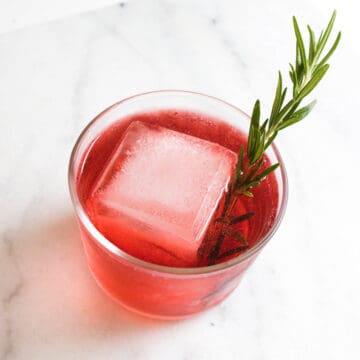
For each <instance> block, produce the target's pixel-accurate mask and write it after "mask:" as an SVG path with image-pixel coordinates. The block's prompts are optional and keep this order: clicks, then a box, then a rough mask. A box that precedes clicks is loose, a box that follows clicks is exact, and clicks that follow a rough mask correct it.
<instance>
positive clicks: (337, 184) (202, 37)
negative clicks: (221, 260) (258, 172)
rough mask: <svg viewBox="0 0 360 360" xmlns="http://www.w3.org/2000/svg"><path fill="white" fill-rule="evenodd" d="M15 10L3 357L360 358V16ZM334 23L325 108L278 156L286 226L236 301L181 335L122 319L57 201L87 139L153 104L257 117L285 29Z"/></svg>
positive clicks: (288, 43) (0, 309) (293, 7)
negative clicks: (177, 102)
mask: <svg viewBox="0 0 360 360" xmlns="http://www.w3.org/2000/svg"><path fill="white" fill-rule="evenodd" d="M10 3H11V2H5V1H2V2H1V10H0V14H1V16H2V18H1V16H0V18H1V19H2V21H1V23H2V25H1V27H0V32H1V35H0V130H1V131H0V158H1V167H0V199H1V208H0V224H1V226H0V236H1V237H0V359H150V360H152V359H157V360H158V359H175V360H177V359H179V360H180V359H181V360H185V359H206V360H207V359H220V358H221V359H277V360H279V359H284V360H289V359H326V360H330V359H359V358H360V345H359V338H360V281H359V279H360V236H359V230H358V227H357V225H358V224H359V223H358V221H359V219H358V218H359V213H360V212H359V205H358V204H359V202H360V196H359V185H358V183H357V181H358V180H359V178H360V170H359V145H358V138H359V134H360V125H359V124H360V122H359V119H358V115H357V110H356V109H357V106H358V104H359V100H360V97H359V89H358V84H359V80H360V76H359V71H358V64H359V62H360V51H359V46H358V34H359V32H358V25H359V24H358V19H357V16H358V14H359V8H356V7H355V4H356V3H355V1H327V0H321V1H317V2H316V3H315V2H314V3H313V2H312V1H310V0H304V1H302V2H299V1H289V0H286V1H285V0H279V1H277V2H274V1H272V2H267V1H265V0H253V1H251V2H239V1H236V0H234V1H167V0H164V1H160V0H159V1H146V0H137V1H135V0H133V1H129V2H127V1H125V2H121V3H118V4H115V5H114V1H101V0H98V1H96V0H95V1H94V0H93V1H90V2H85V1H80V0H79V1H71V2H69V1H66V2H65V4H68V6H65V5H64V6H62V7H61V8H60V7H59V8H56V7H52V6H51V5H50V4H51V3H52V2H45V1H35V2H33V3H34V5H33V6H35V7H29V5H25V4H28V2H25V1H20V0H17V1H14V2H13V3H12V5H10ZM312 3H313V4H312ZM22 5H23V6H22ZM10 6H12V7H11V8H10ZM36 6H38V8H36ZM70 6H71V8H70ZM333 8H337V9H338V13H339V16H338V21H337V25H336V28H338V29H339V28H341V29H342V30H343V32H344V37H343V41H342V43H341V46H340V49H339V50H338V52H337V54H335V56H334V58H333V59H332V61H331V64H332V66H331V69H330V72H329V74H328V75H327V78H326V79H325V80H324V82H323V84H322V85H321V86H320V87H319V89H318V90H317V91H316V95H315V96H316V97H317V98H318V100H319V101H318V105H317V106H316V109H315V110H314V111H313V113H312V114H311V116H309V118H308V119H307V120H306V121H304V122H303V123H302V124H299V125H298V126H297V127H296V129H295V128H292V129H289V130H288V131H287V133H286V134H284V135H283V136H280V138H279V140H278V141H277V143H278V145H279V148H280V150H281V152H282V154H283V157H284V162H285V164H286V167H287V170H288V175H289V182H290V198H289V204H288V209H287V213H286V216H285V219H284V221H283V224H282V226H281V227H280V229H279V231H278V232H277V234H276V236H274V238H273V239H272V241H271V242H270V243H269V244H268V245H267V247H266V248H265V249H264V250H263V252H262V253H261V255H260V256H259V258H258V260H257V262H256V263H255V265H254V266H253V268H251V269H250V271H249V272H248V274H247V275H246V276H245V278H244V280H243V282H242V284H241V285H240V287H239V288H238V289H237V290H236V291H235V292H234V293H233V294H232V295H231V296H230V297H229V298H228V299H227V300H226V301H225V302H224V303H223V304H221V305H220V306H218V307H217V308H215V309H213V310H211V311H209V312H207V313H204V314H202V315H199V316H197V317H195V318H192V319H189V320H185V321H175V322H163V321H155V320H148V319H143V318H140V317H138V316H135V315H132V314H130V313H128V312H126V311H125V310H122V309H121V308H119V307H118V306H117V305H116V304H114V303H113V302H112V301H111V300H110V299H109V298H108V297H107V296H106V295H104V294H103V292H102V291H101V290H100V289H99V288H98V287H97V285H96V284H95V282H94V281H93V279H92V278H91V276H90V274H89V271H88V269H87V265H86V261H85V258H84V254H83V250H82V245H81V242H80V239H79V235H78V230H77V226H76V223H75V219H74V216H73V211H72V208H71V204H70V199H69V195H68V189H67V163H68V158H69V155H70V152H71V149H72V146H73V144H74V142H75V140H76V138H77V136H78V134H79V132H80V131H81V129H82V128H83V127H84V126H85V124H87V123H88V122H89V120H90V119H92V118H93V117H94V116H95V115H96V114H97V113H99V112H100V111H101V110H102V109H104V108H105V107H107V106H108V105H110V104H112V103H113V102H115V101H117V100H119V99H121V98H124V97H127V96H129V95H132V94H136V93H139V92H144V91H149V90H155V89H168V88H175V89H188V90H194V91H199V92H204V93H207V94H211V95H214V96H218V97H220V98H222V99H224V100H227V101H229V102H231V103H234V104H236V105H238V106H239V107H241V108H242V109H244V110H245V111H248V112H249V111H250V110H251V107H252V104H253V102H254V100H255V99H256V98H257V97H259V98H260V99H263V104H264V111H266V110H267V109H268V108H269V106H270V102H271V100H270V97H271V96H272V92H273V89H274V86H275V81H276V70H277V69H279V68H280V69H284V70H287V68H286V67H287V63H288V61H289V60H291V59H292V58H293V48H294V46H293V44H294V40H293V36H292V33H291V15H292V14H297V15H298V18H299V21H301V22H302V23H304V22H305V21H306V22H309V23H311V24H313V25H314V27H315V28H316V29H318V30H319V29H320V27H323V26H324V25H325V23H326V22H327V21H328V18H329V16H330V13H331V11H332V9H333ZM37 9H38V11H37ZM53 19H57V20H53ZM50 20H51V21H50Z"/></svg>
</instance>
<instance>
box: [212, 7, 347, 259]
mask: <svg viewBox="0 0 360 360" xmlns="http://www.w3.org/2000/svg"><path fill="white" fill-rule="evenodd" d="M335 18H336V11H334V12H333V14H332V16H331V19H330V21H329V23H328V25H327V27H326V29H325V30H324V31H322V32H321V34H320V36H319V37H318V38H317V39H316V37H315V35H314V31H313V30H312V28H311V27H310V26H309V25H308V26H307V30H308V33H309V45H308V50H306V47H305V44H304V40H303V36H302V35H301V32H300V29H299V25H298V22H297V20H296V18H295V16H293V18H292V20H293V27H294V32H295V37H296V55H295V64H294V65H293V64H290V71H289V75H290V79H291V82H292V97H291V99H290V100H289V101H288V102H286V103H285V98H286V93H287V88H286V87H285V88H283V81H282V75H281V72H280V71H279V73H278V81H277V86H276V91H275V97H274V101H273V105H272V109H271V113H270V116H269V117H268V118H267V119H266V120H265V121H264V122H262V123H260V101H259V100H257V101H256V102H255V105H254V108H253V111H252V116H251V122H250V128H249V133H248V141H247V148H246V151H245V149H244V147H243V146H240V150H239V156H238V162H237V165H236V169H235V173H234V176H233V181H232V184H231V186H230V190H229V192H228V193H227V194H226V197H225V205H224V208H223V210H222V214H221V216H220V217H219V218H217V219H215V221H216V222H218V223H221V224H222V228H221V230H220V234H219V235H218V238H217V241H216V242H215V245H214V246H213V248H212V250H211V251H210V253H209V256H208V261H209V264H210V265H211V264H214V263H215V262H216V260H218V259H222V258H225V257H227V256H229V255H233V254H235V253H237V252H241V251H243V250H244V249H246V248H247V247H248V243H247V241H246V239H245V238H244V237H243V236H242V235H241V234H239V233H238V232H236V231H235V230H234V229H232V226H233V225H235V224H237V223H239V222H240V221H245V220H247V219H249V218H250V217H251V216H253V215H254V214H253V213H247V214H244V215H242V216H238V217H237V218H236V217H234V216H233V215H232V211H233V209H234V207H235V205H236V202H237V200H238V198H239V197H240V196H243V195H245V196H248V197H253V196H254V195H253V193H252V192H251V189H252V188H254V187H255V186H257V185H259V184H260V182H261V181H262V180H263V179H264V178H265V177H266V176H268V175H269V174H270V173H272V172H273V171H274V170H276V169H277V168H278V166H279V165H280V164H278V163H276V164H273V165H271V166H268V167H267V168H265V169H264V166H263V165H264V162H265V157H264V152H265V150H266V149H267V148H268V147H269V146H270V144H271V143H272V142H273V141H274V139H275V138H276V136H277V135H278V133H279V131H281V130H283V129H285V128H287V127H288V126H291V125H294V124H295V123H297V122H299V121H301V120H303V119H304V118H305V117H306V116H307V115H308V114H309V113H310V112H311V110H312V108H313V107H314V105H315V103H316V101H315V100H314V101H312V102H310V103H309V104H307V105H305V106H303V107H300V104H301V102H302V101H303V100H304V98H305V97H307V96H308V95H309V94H310V93H311V92H312V90H313V89H314V88H315V87H316V86H317V85H318V83H319V82H320V80H321V79H322V78H323V77H324V75H325V74H326V72H327V71H328V69H329V64H327V61H328V60H329V58H330V56H331V55H332V54H333V53H334V51H335V49H336V48H337V46H338V44H339V42H340V38H341V32H339V33H338V35H337V37H336V39H335V41H334V43H333V44H332V46H331V47H330V49H329V50H328V52H327V53H326V54H325V55H323V52H324V49H325V47H326V44H327V42H328V40H329V37H330V34H331V31H332V28H333V25H334V22H335ZM226 235H229V236H231V237H233V238H235V239H237V240H238V241H239V243H240V244H241V246H239V247H237V248H234V249H231V250H228V251H227V252H225V253H223V254H220V250H221V245H222V243H223V241H224V238H225V236H226Z"/></svg>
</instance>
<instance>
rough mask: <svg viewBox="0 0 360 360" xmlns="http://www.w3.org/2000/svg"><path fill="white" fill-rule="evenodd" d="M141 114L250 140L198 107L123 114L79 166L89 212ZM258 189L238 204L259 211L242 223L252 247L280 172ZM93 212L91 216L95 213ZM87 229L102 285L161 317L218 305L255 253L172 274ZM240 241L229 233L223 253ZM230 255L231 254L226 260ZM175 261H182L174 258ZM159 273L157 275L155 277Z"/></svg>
mask: <svg viewBox="0 0 360 360" xmlns="http://www.w3.org/2000/svg"><path fill="white" fill-rule="evenodd" d="M136 120H139V121H143V122H149V123H152V124H158V125H160V126H163V127H167V128H169V129H172V130H175V131H179V132H183V133H186V134H190V135H192V136H196V137H198V138H201V139H205V140H208V141H212V142H215V143H218V144H220V145H222V146H224V147H227V148H229V149H230V150H232V151H234V152H236V153H237V152H238V150H239V148H240V145H241V144H242V145H245V146H246V136H245V134H243V133H242V132H241V131H240V130H238V129H235V128H233V127H231V126H230V125H228V124H226V123H224V122H221V121H219V120H217V119H216V120H215V119H212V118H211V117H209V116H204V115H202V114H198V113H191V112H186V111H183V110H163V111H158V112H152V113H146V114H136V115H133V116H131V117H128V118H126V119H120V120H119V121H118V122H116V123H114V124H113V125H112V126H111V127H110V128H108V129H107V130H105V131H104V132H103V133H102V134H101V135H100V136H99V137H98V138H97V139H96V140H95V141H94V142H93V143H92V144H91V145H90V146H89V148H88V150H87V152H86V153H85V154H84V157H83V161H82V164H81V166H79V169H80V171H79V173H78V176H77V189H78V194H79V198H80V201H81V202H82V204H83V206H84V207H85V209H86V211H87V212H88V213H89V211H88V208H87V207H88V206H89V205H90V206H91V200H89V197H90V194H91V191H92V187H93V185H94V182H95V180H96V178H97V176H98V174H100V173H101V171H102V170H103V167H104V164H106V161H107V160H108V158H109V156H110V155H111V154H112V152H113V149H114V147H115V146H116V144H117V142H118V140H119V138H120V137H121V135H122V133H123V132H124V131H125V130H126V128H127V127H128V125H129V123H131V122H132V121H136ZM267 164H268V160H267ZM267 164H265V165H264V166H266V165H267ZM253 194H254V198H253V199H249V198H247V197H245V196H244V197H242V198H241V201H238V204H237V206H236V208H235V211H237V213H238V214H239V215H241V214H243V213H245V212H249V211H251V212H255V216H253V217H252V218H251V219H249V220H247V221H245V222H242V223H240V224H239V225H238V226H239V228H238V230H239V232H240V233H242V234H243V235H244V237H245V238H246V239H247V241H248V243H249V249H250V248H251V247H253V246H254V245H256V244H257V243H258V242H259V241H260V240H261V239H262V238H263V236H264V235H265V234H266V233H267V232H268V231H269V229H270V228H271V226H272V225H273V223H274V221H275V217H276V213H277V207H278V198H279V196H278V186H277V182H276V179H275V176H274V175H273V174H271V175H270V176H268V177H267V178H266V179H265V180H264V181H263V182H262V183H261V184H260V185H259V186H258V187H256V188H254V189H253ZM235 215H236V214H235ZM89 216H90V217H91V214H89ZM92 220H93V222H94V225H95V226H96V227H97V228H98V229H99V230H100V231H101V232H102V233H103V235H104V236H105V237H107V239H109V240H110V241H112V242H113V243H114V244H116V243H117V239H116V238H117V237H118V236H119V234H118V233H117V231H115V232H112V228H111V226H110V227H109V226H106V225H105V224H101V223H96V219H92ZM82 231H83V233H82V235H83V241H84V245H85V249H86V251H87V254H88V258H89V263H90V267H91V269H92V271H93V273H94V275H95V277H96V278H97V280H98V281H99V283H100V284H101V286H102V287H104V288H105V290H107V291H108V292H109V293H110V294H111V295H112V296H113V297H115V298H116V299H117V300H119V301H120V302H121V303H122V304H123V305H124V306H126V307H128V308H131V309H133V310H135V311H137V312H140V313H144V314H148V315H149V314H150V315H151V316H157V317H165V318H174V317H176V318H178V317H186V316H188V315H190V314H192V313H196V312H199V311H202V310H204V309H206V308H208V307H211V306H213V305H215V304H216V303H218V302H219V301H221V300H222V299H223V298H224V297H225V296H226V295H227V294H229V293H230V292H231V291H232V290H233V289H234V288H235V287H236V286H237V284H238V282H239V281H240V278H241V276H240V275H241V274H242V273H243V272H244V271H245V270H246V269H247V267H248V266H249V265H250V264H251V263H252V261H253V260H254V259H255V255H253V256H252V257H250V258H249V259H248V260H246V261H244V262H242V263H240V264H238V265H236V266H235V267H233V268H231V269H229V270H227V272H220V273H218V274H215V275H214V274H212V275H211V276H209V277H208V278H206V276H205V277H196V276H192V275H184V274H181V275H179V276H178V275H174V274H172V275H171V274H170V276H169V274H161V273H157V272H154V271H152V270H148V269H139V267H138V266H137V265H134V264H131V263H129V262H127V261H126V260H119V259H118V258H116V259H115V257H114V256H113V255H112V254H110V253H109V251H108V250H105V249H104V248H102V247H101V246H100V245H99V244H98V243H97V242H96V241H95V240H94V239H93V237H92V235H91V234H90V233H88V232H87V230H86V229H85V228H84V227H82ZM238 245H239V244H238V242H237V241H236V240H234V239H231V238H226V239H225V242H224V244H223V246H222V251H221V253H223V252H225V251H227V250H229V249H231V248H233V247H237V246H238ZM246 251H248V250H246ZM234 256H236V255H234ZM143 259H144V260H148V261H151V254H149V257H147V256H146V255H145V256H144V257H143ZM225 260H228V259H222V260H221V261H225ZM166 261H168V259H165V261H164V263H165V264H166V265H169V263H167V262H166ZM160 263H161V261H160ZM170 265H171V264H170ZM174 266H179V265H178V264H174ZM198 266H204V263H201V262H199V264H198ZM154 273H155V275H156V276H158V278H156V279H154ZM184 278H185V280H184ZM199 299H200V300H199Z"/></svg>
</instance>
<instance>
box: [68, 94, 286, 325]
mask: <svg viewBox="0 0 360 360" xmlns="http://www.w3.org/2000/svg"><path fill="white" fill-rule="evenodd" d="M161 109H184V110H190V111H195V112H198V113H202V114H208V115H210V116H211V117H213V118H216V119H220V120H221V121H223V122H226V123H228V124H230V125H231V126H232V127H235V128H239V129H241V130H242V131H244V132H245V133H246V132H247V129H248V126H249V117H248V116H247V115H246V114H245V113H243V112H242V111H241V110H239V109H237V108H236V107H234V106H232V105H230V104H228V103H226V102H224V101H221V100H219V99H217V98H214V97H211V96H207V95H203V94H198V93H193V92H187V91H155V92H150V93H145V94H141V95H136V96H133V97H130V98H128V99H125V100H122V101H120V102H118V103H116V104H114V105H113V106H111V107H109V108H108V109H106V110H105V111H103V112H102V113H101V114H99V115H98V116H97V117H96V118H95V119H94V120H93V121H92V122H91V123H90V124H89V125H88V126H87V127H86V128H85V129H84V131H83V132H82V133H81V135H80V136H79V138H78V140H77V142H76V144H75V146H74V149H73V152H72V154H71V159H70V165H69V187H70V193H71V198H72V202H73V205H74V208H75V212H76V216H77V220H78V223H79V227H80V234H81V238H82V241H83V245H84V248H85V252H86V256H87V259H88V263H89V267H90V270H91V272H92V274H93V276H94V278H95V279H96V281H97V283H98V284H99V285H100V286H101V287H102V288H103V289H104V290H105V291H106V292H107V293H108V294H109V295H110V296H111V297H112V298H114V299H115V300H116V301H118V302H119V303H120V304H121V305H122V306H124V307H125V308H127V309H129V310H132V311H134V312H137V313H139V314H142V315H145V316H150V317H155V318H163V319H180V318H186V317H190V316H192V315H195V314H197V313H199V312H202V311H205V310H207V309H209V308H211V307H213V306H215V305H216V304H218V303H220V302H221V301H222V300H224V299H225V298H226V297H227V296H228V295H229V294H230V293H231V292H232V291H233V290H234V289H235V288H236V287H237V286H238V284H239V282H240V280H241V278H242V276H243V275H244V273H245V271H246V270H247V268H248V267H249V266H250V265H251V264H252V263H253V262H254V260H255V258H256V257H257V255H258V254H259V252H260V250H261V249H262V248H263V246H264V245H265V244H266V243H267V242H268V241H269V240H270V238H271V237H272V236H273V235H274V233H275V231H276V229H277V228H278V226H279V224H280V222H281V219H282V217H283V214H284V211H285V208H286V202H287V179H286V172H285V167H284V165H283V162H282V160H281V157H280V154H279V152H278V150H277V149H276V147H275V146H274V145H272V146H271V147H269V149H268V150H267V156H268V157H269V159H270V161H271V162H272V163H274V162H281V164H282V166H281V167H280V168H279V169H278V170H276V172H275V176H276V181H277V186H278V193H279V201H278V207H277V209H276V217H275V221H274V223H273V225H272V226H271V228H270V229H268V230H267V231H266V233H265V234H262V236H261V239H260V240H259V241H258V242H257V243H256V245H255V246H253V247H251V248H250V249H249V250H247V251H246V252H244V253H242V254H240V255H239V256H238V257H236V258H233V259H231V260H228V261H225V262H223V263H220V264H216V265H212V266H204V267H197V268H176V267H168V266H162V265H157V264H153V263H149V262H146V261H143V260H140V259H137V258H135V257H133V256H131V255H129V254H127V253H125V252H124V251H122V250H121V249H119V248H118V247H117V246H115V245H114V244H113V243H112V242H110V241H109V240H108V239H107V238H105V237H104V236H103V235H102V234H101V233H100V232H99V231H98V230H97V229H96V227H95V226H94V225H93V223H92V222H91V220H90V218H89V217H88V215H87V214H86V211H85V207H84V204H83V203H82V200H81V196H80V194H79V192H81V188H79V187H78V186H77V184H78V177H79V176H81V171H82V166H83V163H84V161H85V160H84V156H85V154H87V152H88V150H89V148H91V146H92V144H93V143H94V141H95V140H96V139H97V138H98V137H99V135H100V134H102V133H103V131H104V130H105V129H107V128H108V127H109V126H110V125H112V124H114V123H115V122H119V123H121V121H122V119H124V118H126V117H128V116H129V115H131V114H135V113H142V112H147V111H154V110H161ZM85 157H86V156H85ZM264 221H265V222H266V219H264Z"/></svg>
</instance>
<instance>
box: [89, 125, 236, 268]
mask: <svg viewBox="0 0 360 360" xmlns="http://www.w3.org/2000/svg"><path fill="white" fill-rule="evenodd" d="M235 163H236V154H235V153H233V152H232V151H230V150H228V149H226V148H224V147H222V146H220V145H218V144H215V143H211V142H209V141H205V140H202V139H199V138H196V137H193V136H190V135H186V134H183V133H179V132H176V131H173V130H169V129H167V128H164V127H160V126H157V125H150V124H147V123H144V122H140V121H135V122H132V123H131V124H130V125H129V127H128V128H127V130H126V131H125V133H124V135H123V137H122V139H121V140H120V142H119V143H118V145H117V147H116V149H115V150H114V152H113V154H112V156H111V159H110V160H109V162H108V163H107V164H106V165H105V166H104V171H103V173H102V174H101V175H100V177H99V179H98V180H97V181H96V183H95V186H94V188H93V190H92V196H91V203H92V215H91V216H92V218H93V221H94V222H95V225H96V226H97V227H98V228H99V230H100V231H101V232H102V233H103V234H104V235H105V236H107V237H108V238H109V239H110V240H111V241H112V242H114V243H115V244H116V245H117V246H119V247H120V248H121V249H122V250H124V251H126V252H128V253H130V254H131V255H133V256H136V257H138V258H141V259H143V260H147V261H149V262H154V263H158V264H162V265H168V266H183V267H185V266H196V264H197V251H198V248H199V246H200V244H201V242H202V240H203V238H204V235H205V232H206V229H207V227H208V225H209V223H210V221H211V219H212V217H213V215H214V212H215V210H216V208H217V205H218V203H219V201H220V200H221V198H222V196H223V193H224V190H225V188H226V187H227V185H228V183H229V181H230V177H231V173H232V171H233V169H234V166H235Z"/></svg>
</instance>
